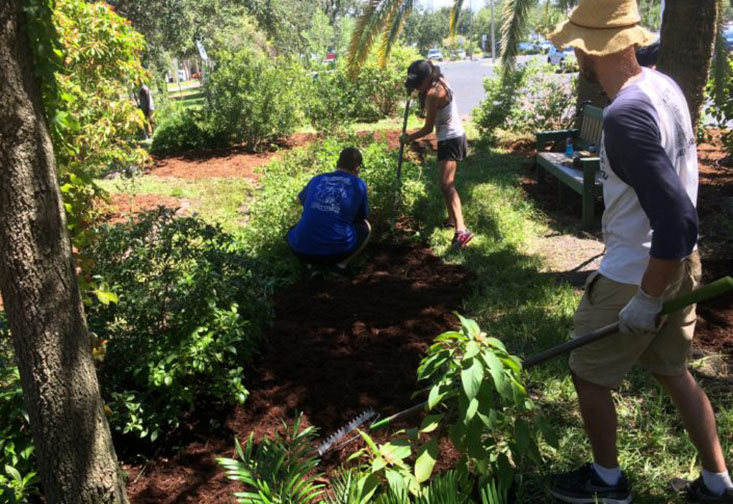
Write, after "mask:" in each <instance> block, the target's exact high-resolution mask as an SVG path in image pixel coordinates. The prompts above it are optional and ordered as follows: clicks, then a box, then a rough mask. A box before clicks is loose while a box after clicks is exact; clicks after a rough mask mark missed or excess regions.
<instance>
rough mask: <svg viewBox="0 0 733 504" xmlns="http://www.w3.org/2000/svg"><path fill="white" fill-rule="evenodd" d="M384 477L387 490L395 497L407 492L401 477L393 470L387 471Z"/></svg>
mask: <svg viewBox="0 0 733 504" xmlns="http://www.w3.org/2000/svg"><path fill="white" fill-rule="evenodd" d="M384 475H385V477H386V478H387V482H388V483H389V488H390V489H391V490H392V491H393V492H395V493H396V494H397V495H404V494H406V493H407V492H408V489H407V485H405V480H404V478H403V477H402V475H401V474H400V473H399V472H397V471H395V470H394V469H387V470H386V471H384Z"/></svg>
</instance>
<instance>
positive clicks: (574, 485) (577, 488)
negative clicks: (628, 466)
mask: <svg viewBox="0 0 733 504" xmlns="http://www.w3.org/2000/svg"><path fill="white" fill-rule="evenodd" d="M550 479H551V487H550V493H551V494H552V495H553V496H554V497H555V498H556V499H558V500H559V501H562V502H569V503H571V504H596V503H605V504H630V503H631V487H630V486H629V481H628V480H627V479H626V476H624V474H623V473H621V478H620V479H619V480H618V483H616V484H615V485H606V483H605V482H604V481H603V480H602V479H601V477H600V476H598V474H596V472H595V471H594V470H593V464H590V463H588V464H586V465H584V466H582V467H581V468H580V469H576V470H575V471H570V472H566V473H562V474H553V475H552V476H550Z"/></svg>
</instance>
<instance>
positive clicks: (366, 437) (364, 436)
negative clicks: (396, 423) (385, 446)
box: [356, 429, 379, 455]
mask: <svg viewBox="0 0 733 504" xmlns="http://www.w3.org/2000/svg"><path fill="white" fill-rule="evenodd" d="M356 432H358V433H359V435H360V436H361V438H362V439H363V440H364V441H365V442H366V444H367V446H368V447H369V448H370V449H371V450H372V453H374V454H375V455H379V448H377V445H376V444H374V441H372V438H371V436H369V434H367V433H366V432H364V431H363V430H361V429H356Z"/></svg>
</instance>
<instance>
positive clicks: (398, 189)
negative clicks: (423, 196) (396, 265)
mask: <svg viewBox="0 0 733 504" xmlns="http://www.w3.org/2000/svg"><path fill="white" fill-rule="evenodd" d="M411 98H412V93H410V94H409V95H408V96H407V102H406V103H405V118H404V119H403V120H402V134H403V135H404V134H405V133H407V119H408V117H409V114H410V99H411ZM404 152H405V144H403V143H402V142H400V156H399V158H398V160H397V173H396V177H395V186H394V199H393V200H392V216H391V217H390V223H389V227H390V229H391V230H392V231H394V228H395V220H396V219H397V208H398V207H399V202H400V196H401V195H402V156H403V154H404Z"/></svg>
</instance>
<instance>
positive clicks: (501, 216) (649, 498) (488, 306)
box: [424, 151, 733, 504]
mask: <svg viewBox="0 0 733 504" xmlns="http://www.w3.org/2000/svg"><path fill="white" fill-rule="evenodd" d="M521 162H522V160H521V158H518V157H517V156H512V155H509V154H506V153H503V152H500V151H499V152H492V153H486V152H479V153H476V152H474V153H472V155H471V156H469V158H468V159H467V160H466V161H465V162H464V163H462V165H461V166H460V167H459V173H458V176H457V186H458V190H459V193H460V195H461V197H462V200H463V208H464V213H465V217H466V222H467V224H468V226H469V227H471V228H472V230H473V231H474V232H476V233H477V237H476V238H475V239H474V240H473V242H472V245H471V246H470V247H468V248H467V249H466V250H465V251H463V252H462V253H460V254H456V253H452V252H450V251H449V249H448V244H449V241H450V234H451V231H446V230H441V229H436V228H431V227H430V226H428V228H427V229H426V234H427V237H428V239H429V241H430V243H431V245H432V246H433V249H434V250H435V251H436V252H437V253H438V254H441V255H443V256H444V258H445V260H446V261H449V262H454V263H459V264H462V265H464V266H465V267H466V268H468V269H470V270H471V271H473V272H474V273H475V274H476V280H475V281H474V288H473V294H472V295H471V296H470V297H469V298H468V299H466V300H465V313H466V314H468V315H471V316H473V317H475V318H476V319H477V321H478V322H479V324H480V325H481V327H482V329H483V330H484V331H486V332H487V333H489V334H490V335H493V336H496V337H498V338H500V339H501V340H502V341H504V342H505V343H506V345H507V347H508V349H509V350H510V351H511V352H513V353H515V354H517V355H520V356H523V357H528V356H530V355H533V354H535V353H538V352H539V351H541V350H544V349H545V348H548V347H550V346H553V345H556V344H559V343H560V342H562V341H564V340H566V339H567V337H568V334H569V330H570V327H571V321H572V314H573V311H574V309H575V306H576V304H577V302H578V300H579V297H580V296H579V293H576V292H574V290H573V289H572V288H571V287H570V286H568V285H567V284H565V283H562V282H558V280H557V278H556V277H555V276H553V275H552V274H551V273H546V272H542V271H540V266H541V265H542V260H541V259H540V258H538V257H533V256H531V255H529V254H528V253H526V252H525V251H526V246H527V244H528V243H529V241H530V240H531V239H536V238H538V237H540V236H542V231H544V230H546V225H547V224H548V223H547V222H546V221H545V218H544V217H543V215H541V214H540V213H539V212H538V211H537V210H536V209H535V207H534V205H533V204H532V202H531V201H530V200H528V198H527V197H526V195H525V194H524V192H523V191H522V190H521V189H520V188H519V187H518V185H519V181H518V172H519V167H520V164H521ZM428 164H429V165H430V166H431V167H430V168H428V170H427V171H428V176H429V177H432V176H433V175H434V168H432V163H428ZM431 193H432V197H433V201H432V202H430V203H429V204H427V205H426V209H427V212H426V213H425V214H424V218H425V221H426V222H432V223H437V222H440V221H441V220H442V218H444V210H443V209H442V207H441V205H440V204H439V203H440V200H439V197H438V194H437V193H436V191H435V190H433V191H431ZM701 365H704V362H700V361H698V362H696V363H695V362H693V368H694V367H700V366H701ZM529 382H530V389H531V391H532V393H533V395H535V396H536V402H537V405H538V406H539V408H540V409H541V410H542V411H543V412H544V413H546V414H548V415H549V419H550V420H551V422H552V423H553V424H554V425H555V427H556V428H557V430H558V433H559V438H560V447H559V449H557V450H555V449H553V448H550V447H549V446H544V455H545V456H546V460H547V464H546V466H545V467H543V468H530V469H529V471H528V472H527V473H525V474H524V476H523V484H522V486H521V489H520V495H519V502H527V503H530V502H551V498H550V496H549V495H548V494H546V493H545V490H544V486H545V479H544V475H543V473H547V472H555V471H564V470H568V469H573V468H575V467H576V466H578V465H580V464H582V463H585V462H586V461H589V460H590V449H589V446H588V443H587V441H586V437H585V433H584V431H583V428H582V424H581V420H580V416H579V412H578V410H577V403H576V398H575V391H574V388H573V385H572V381H571V379H570V375H569V370H568V367H567V357H558V358H556V359H555V360H554V361H552V362H549V363H546V364H543V365H540V366H539V367H537V368H534V369H533V370H532V371H531V373H530V375H529ZM708 384H710V381H708ZM712 385H714V383H712ZM708 393H709V396H710V399H711V402H712V403H713V405H714V408H715V409H716V411H717V419H718V422H719V425H718V432H719V433H720V436H721V442H722V443H723V451H724V453H725V454H726V458H727V459H728V460H729V461H730V460H731V459H733V434H732V433H733V395H732V394H731V392H730V387H721V386H717V387H708ZM614 400H615V402H616V405H617V410H618V418H619V426H620V428H619V433H618V436H619V439H618V444H619V449H620V463H621V467H622V469H624V470H625V471H626V473H627V474H628V476H629V478H630V480H631V483H632V486H633V491H634V502H638V503H658V504H662V503H670V502H683V500H682V499H678V498H677V497H676V496H674V495H673V494H672V493H671V491H670V490H669V489H668V483H669V480H670V479H671V478H672V477H675V476H679V477H687V478H690V479H693V478H696V477H697V476H698V472H699V461H697V460H696V455H695V451H694V448H693V447H692V445H691V443H690V442H689V441H688V439H687V436H686V434H685V431H684V429H683V426H682V424H681V421H680V420H679V419H678V417H677V416H676V412H675V409H674V406H673V404H672V402H671V401H670V400H669V398H668V397H666V396H665V395H664V393H663V391H662V389H661V387H660V386H659V385H657V383H656V382H655V380H654V379H653V378H651V377H650V376H649V375H647V374H646V373H644V372H643V371H640V370H635V371H633V372H632V373H631V374H630V375H629V377H628V379H627V380H626V381H625V382H624V384H623V385H622V387H621V388H620V390H619V391H618V393H615V394H614Z"/></svg>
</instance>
